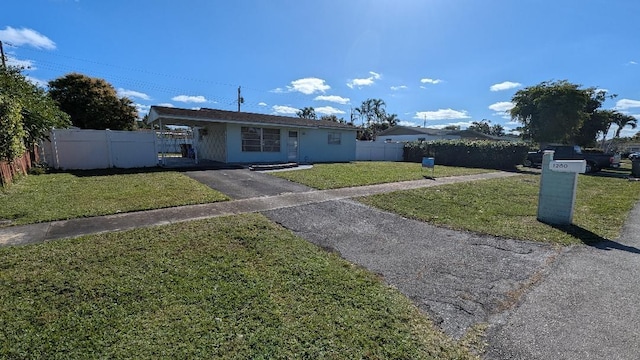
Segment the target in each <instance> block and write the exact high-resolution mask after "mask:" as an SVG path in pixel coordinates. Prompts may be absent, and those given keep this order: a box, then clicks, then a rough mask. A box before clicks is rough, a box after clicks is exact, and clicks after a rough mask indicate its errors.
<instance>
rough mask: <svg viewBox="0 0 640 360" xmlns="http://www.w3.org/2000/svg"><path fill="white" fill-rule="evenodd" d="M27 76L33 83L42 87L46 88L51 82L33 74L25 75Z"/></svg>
mask: <svg viewBox="0 0 640 360" xmlns="http://www.w3.org/2000/svg"><path fill="white" fill-rule="evenodd" d="M25 78H26V79H27V80H29V81H30V82H31V83H32V84H34V85H36V86H39V87H41V88H46V87H48V86H49V83H48V82H47V81H44V80H41V79H37V78H34V77H33V76H25Z"/></svg>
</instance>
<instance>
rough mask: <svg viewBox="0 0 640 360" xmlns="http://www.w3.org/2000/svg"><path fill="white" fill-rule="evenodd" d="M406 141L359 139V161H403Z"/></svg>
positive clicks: (357, 156)
mask: <svg viewBox="0 0 640 360" xmlns="http://www.w3.org/2000/svg"><path fill="white" fill-rule="evenodd" d="M403 149H404V143H395V142H389V143H388V142H382V141H357V142H356V160H358V161H402V155H403V152H404V150H403Z"/></svg>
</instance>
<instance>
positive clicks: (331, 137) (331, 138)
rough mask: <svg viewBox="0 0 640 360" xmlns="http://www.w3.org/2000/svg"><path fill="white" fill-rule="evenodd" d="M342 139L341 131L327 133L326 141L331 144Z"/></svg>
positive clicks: (338, 143) (336, 143)
mask: <svg viewBox="0 0 640 360" xmlns="http://www.w3.org/2000/svg"><path fill="white" fill-rule="evenodd" d="M341 140H342V133H339V132H330V133H329V135H328V141H327V143H329V144H331V145H340V143H341Z"/></svg>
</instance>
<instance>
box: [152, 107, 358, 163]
mask: <svg viewBox="0 0 640 360" xmlns="http://www.w3.org/2000/svg"><path fill="white" fill-rule="evenodd" d="M147 122H148V123H149V124H151V123H157V124H159V125H160V128H161V129H162V128H163V126H165V125H176V126H188V127H191V128H192V129H193V140H192V144H193V145H192V146H193V148H194V150H195V151H194V152H195V156H196V159H203V160H204V159H206V160H212V161H219V162H224V163H281V162H301V163H312V162H314V163H315V162H342V161H353V160H355V158H356V128H355V127H353V126H352V125H348V124H342V123H336V122H332V121H324V120H310V119H301V118H293V117H286V116H275V115H266V114H255V113H246V112H236V111H225V110H216V109H206V108H203V109H200V110H188V109H179V108H171V107H161V106H152V107H151V110H150V111H149V117H148V121H147Z"/></svg>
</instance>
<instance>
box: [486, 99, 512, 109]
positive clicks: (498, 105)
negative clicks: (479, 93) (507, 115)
mask: <svg viewBox="0 0 640 360" xmlns="http://www.w3.org/2000/svg"><path fill="white" fill-rule="evenodd" d="M514 106H515V105H514V104H513V103H512V102H511V101H500V102H497V103H495V104H491V105H489V109H491V110H493V111H495V112H506V111H509V110H511V109H513V107H514Z"/></svg>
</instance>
